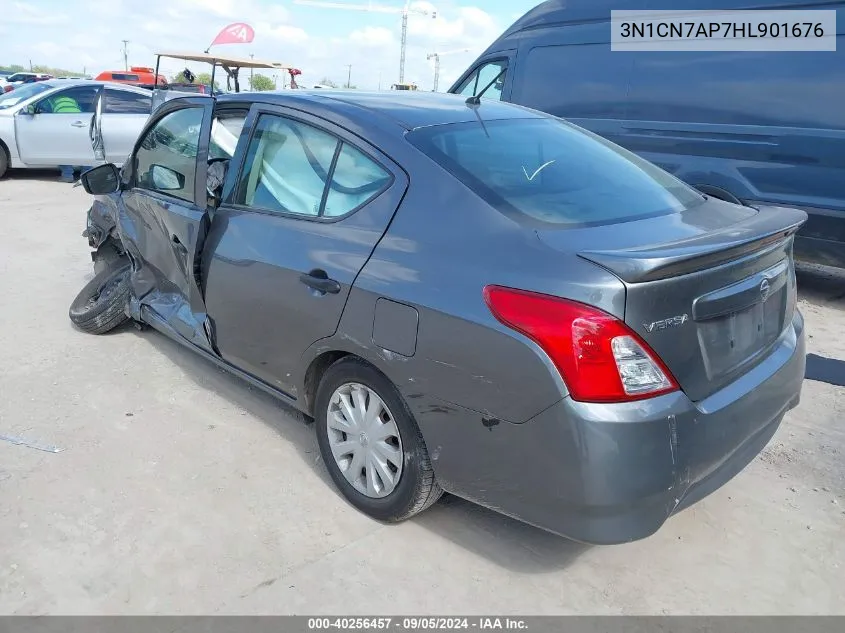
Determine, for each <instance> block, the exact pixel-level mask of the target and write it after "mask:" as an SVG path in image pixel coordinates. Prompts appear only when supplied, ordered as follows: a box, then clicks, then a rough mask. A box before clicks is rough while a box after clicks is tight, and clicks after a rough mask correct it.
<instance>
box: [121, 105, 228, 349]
mask: <svg viewBox="0 0 845 633" xmlns="http://www.w3.org/2000/svg"><path fill="white" fill-rule="evenodd" d="M213 103H214V101H213V99H211V98H208V97H205V98H204V97H192V98H186V99H176V100H173V101H171V102H170V103H168V104H167V105H166V106H164V107H162V108H161V109H160V110H159V111H158V112H157V113H156V116H155V118H154V119H152V120H151V121H150V122H149V123H148V124H147V126H146V127H145V128H144V130H143V132H142V134H141V137H140V138H139V139H138V142H137V143H136V145H135V148H134V151H133V153H132V155H131V156H130V160H129V162H128V164H127V166H125V167H124V170H123V173H122V176H121V180H122V183H123V184H122V189H123V192H122V194H121V202H122V207H123V208H122V209H121V218H120V222H119V231H120V237H121V241H122V242H123V244H124V246H126V248H127V249H128V250H129V252H130V253H131V254H132V256H133V258H134V259H135V261H136V271H135V273H134V274H133V278H132V283H133V290H134V294H135V296H136V297H138V299H139V301H140V308H139V309H140V311H141V316H143V317H144V320H153V319H155V320H157V322H158V324H161V325H164V326H166V327H168V328H170V329H171V330H172V331H173V332H175V333H176V334H178V335H180V336H182V337H183V338H185V339H186V340H188V341H190V342H192V343H194V344H196V345H198V346H200V347H202V348H204V349H206V351H213V347H212V346H211V344H210V341H209V337H208V334H207V323H206V311H205V304H204V301H203V297H202V292H201V290H200V283H199V256H200V253H201V251H202V247H203V243H204V241H205V236H206V233H207V229H208V217H209V216H208V212H207V198H206V174H207V171H208V164H207V157H208V144H209V137H210V128H211V113H212V109H213Z"/></svg>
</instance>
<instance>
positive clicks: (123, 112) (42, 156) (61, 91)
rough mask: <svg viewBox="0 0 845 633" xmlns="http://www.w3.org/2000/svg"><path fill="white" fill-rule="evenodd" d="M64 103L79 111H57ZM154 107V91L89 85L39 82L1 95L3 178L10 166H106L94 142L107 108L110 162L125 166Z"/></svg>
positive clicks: (105, 119)
mask: <svg viewBox="0 0 845 633" xmlns="http://www.w3.org/2000/svg"><path fill="white" fill-rule="evenodd" d="M62 99H64V103H71V104H74V103H75V104H76V107H71V108H67V109H65V110H62V109H61V108H57V107H55V104H57V103H62V101H60V100H62ZM151 103H152V97H151V93H150V91H149V90H145V89H143V88H135V87H133V86H127V85H123V84H112V83H104V82H100V81H87V80H67V79H65V80H58V79H52V80H48V81H40V82H36V83H31V84H24V85H22V86H19V87H18V88H16V89H15V90H13V91H12V92H8V93H6V94H4V95H0V177H2V176H3V175H4V174H5V172H6V170H7V169H8V168H9V167H12V168H37V169H44V168H45V167H56V166H58V165H93V164H96V163H97V162H101V161H97V160H96V159H95V157H94V151H93V150H92V147H91V140H90V127H91V122H92V117H93V115H94V113H95V111H96V109H97V107H100V108H101V109H102V134H103V136H104V140H105V147H106V160H108V161H110V162H113V163H116V164H121V163H122V162H123V160H124V159H125V158H126V156H128V155H129V152H130V151H131V150H132V146H133V144H134V143H135V139H136V138H138V134H139V133H140V131H141V129H142V128H143V127H144V123H145V122H146V120H147V118H148V117H149V115H150V107H151ZM68 110H69V111H68Z"/></svg>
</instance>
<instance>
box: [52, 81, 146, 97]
mask: <svg viewBox="0 0 845 633" xmlns="http://www.w3.org/2000/svg"><path fill="white" fill-rule="evenodd" d="M38 83H43V84H45V85H47V86H50V87H51V88H72V87H74V86H107V87H108V88H117V89H119V90H129V91H131V92H137V93H140V94H148V95H152V93H151V92H150V91H149V90H147V89H146V88H141V87H139V86H133V85H131V84H122V83H117V82H114V81H102V80H97V79H46V80H45V81H39V82H38Z"/></svg>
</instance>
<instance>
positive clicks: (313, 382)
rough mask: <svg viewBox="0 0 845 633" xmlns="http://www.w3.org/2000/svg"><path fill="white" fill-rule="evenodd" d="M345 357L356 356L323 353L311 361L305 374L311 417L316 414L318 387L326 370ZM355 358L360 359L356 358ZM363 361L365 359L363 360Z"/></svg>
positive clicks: (338, 352) (307, 405) (333, 352)
mask: <svg viewBox="0 0 845 633" xmlns="http://www.w3.org/2000/svg"><path fill="white" fill-rule="evenodd" d="M345 356H355V355H354V354H350V353H349V352H340V351H331V352H323V353H322V354H320V355H319V356H317V358H315V359H314V360H312V361H311V364H310V365H309V366H308V369H307V370H306V372H305V408H306V410H307V411H308V414H309V415H312V416H313V414H314V400H315V398H316V396H317V387H319V386H320V381H321V380H322V379H323V374H325V373H326V370H327V369H328V368H329V367H331V366H332V365H334V364H335V363H336V362H337V361H339V360H340V359H341V358H344V357H345ZM355 358H360V357H359V356H355ZM362 360H363V359H362Z"/></svg>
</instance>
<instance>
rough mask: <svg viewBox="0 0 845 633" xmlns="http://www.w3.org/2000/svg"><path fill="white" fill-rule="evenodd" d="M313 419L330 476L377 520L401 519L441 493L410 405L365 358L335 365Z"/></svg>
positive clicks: (325, 378) (322, 388)
mask: <svg viewBox="0 0 845 633" xmlns="http://www.w3.org/2000/svg"><path fill="white" fill-rule="evenodd" d="M315 421H316V427H317V441H318V443H319V445H320V453H321V454H322V457H323V461H324V462H325V463H326V467H327V468H328V470H329V474H330V475H331V477H332V480H334V482H335V484H336V485H337V487H338V488H339V489H340V491H341V493H343V496H344V497H346V499H347V500H348V501H349V502H350V503H351V504H352V505H354V506H355V507H356V508H358V509H359V510H361V511H362V512H364V513H366V514H368V515H370V516H371V517H373V518H374V519H377V520H379V521H388V522H397V521H402V520H404V519H407V518H409V517H412V516H413V515H415V514H417V513H419V512H422V511H423V510H425V509H426V508H428V507H429V506H430V505H432V504H433V503H434V502H435V501H437V499H439V498H440V495H442V494H443V491H442V490H441V488H440V486H438V485H437V482H436V481H435V479H434V471H433V470H432V467H431V460H430V458H429V456H428V450H427V449H426V446H425V442H424V441H423V438H422V434H421V433H420V431H419V429H418V428H417V425H416V422H414V419H413V417H412V416H411V412H410V411H409V410H408V407H407V405H406V404H405V402H404V401H403V400H402V398H401V396H400V395H399V392H398V391H397V389H396V387H395V386H394V385H393V383H391V382H390V381H389V380H388V379H387V378H386V377H385V376H384V375H382V374H381V373H379V372H378V371H376V370H375V369H374V368H373V367H371V366H370V365H368V364H366V363H364V362H363V361H361V360H359V359H356V358H349V357H347V358H344V359H342V360H340V361H338V362H337V363H335V364H334V365H332V366H331V367H329V369H328V370H327V371H326V373H325V375H324V376H323V379H322V381H321V382H320V386H319V388H318V390H317V398H316V402H315Z"/></svg>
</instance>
